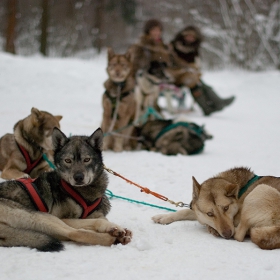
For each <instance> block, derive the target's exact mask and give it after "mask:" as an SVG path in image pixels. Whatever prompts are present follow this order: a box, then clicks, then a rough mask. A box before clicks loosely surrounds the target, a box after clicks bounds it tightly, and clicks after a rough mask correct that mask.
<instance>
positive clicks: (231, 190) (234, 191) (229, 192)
mask: <svg viewBox="0 0 280 280" xmlns="http://www.w3.org/2000/svg"><path fill="white" fill-rule="evenodd" d="M238 192H239V188H238V186H237V185H235V184H230V185H228V186H227V189H226V196H227V197H234V198H235V199H238Z"/></svg>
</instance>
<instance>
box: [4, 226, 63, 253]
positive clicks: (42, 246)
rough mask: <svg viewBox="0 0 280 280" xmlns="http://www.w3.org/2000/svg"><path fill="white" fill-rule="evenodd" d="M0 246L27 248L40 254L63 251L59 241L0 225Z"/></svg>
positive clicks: (44, 235)
mask: <svg viewBox="0 0 280 280" xmlns="http://www.w3.org/2000/svg"><path fill="white" fill-rule="evenodd" d="M0 233H1V234H0V246H3V247H17V246H23V247H29V248H32V249H33V248H34V249H37V250H38V251H42V252H59V251H61V250H63V249H64V246H63V244H62V243H61V241H60V240H58V239H55V238H53V237H51V236H49V235H46V234H44V233H40V232H36V231H32V230H27V229H18V228H12V227H10V226H8V225H7V224H4V223H0Z"/></svg>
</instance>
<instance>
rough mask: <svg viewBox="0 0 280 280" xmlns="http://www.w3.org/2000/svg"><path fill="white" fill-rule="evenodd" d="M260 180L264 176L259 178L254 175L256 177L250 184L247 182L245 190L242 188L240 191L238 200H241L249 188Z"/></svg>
mask: <svg viewBox="0 0 280 280" xmlns="http://www.w3.org/2000/svg"><path fill="white" fill-rule="evenodd" d="M260 178H262V176H258V175H256V174H255V175H254V177H253V178H252V179H250V180H249V181H248V182H247V184H246V185H245V186H244V187H243V188H241V189H240V190H239V193H238V198H240V197H241V196H242V195H243V194H244V193H245V192H246V191H247V190H248V188H249V187H250V186H251V185H252V184H253V183H254V182H256V181H257V180H259V179H260Z"/></svg>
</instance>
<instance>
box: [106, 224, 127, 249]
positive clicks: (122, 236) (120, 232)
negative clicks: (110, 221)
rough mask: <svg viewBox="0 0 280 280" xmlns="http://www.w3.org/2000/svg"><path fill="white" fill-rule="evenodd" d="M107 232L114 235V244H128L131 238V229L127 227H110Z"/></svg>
mask: <svg viewBox="0 0 280 280" xmlns="http://www.w3.org/2000/svg"><path fill="white" fill-rule="evenodd" d="M109 234H110V235H112V236H114V237H116V240H115V244H119V243H121V244H122V245H126V244H128V243H129V242H130V241H131V239H132V231H130V230H128V229H120V228H117V227H115V228H112V229H111V230H110V231H109Z"/></svg>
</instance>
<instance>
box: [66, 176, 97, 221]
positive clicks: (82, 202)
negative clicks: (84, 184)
mask: <svg viewBox="0 0 280 280" xmlns="http://www.w3.org/2000/svg"><path fill="white" fill-rule="evenodd" d="M61 185H62V187H63V188H64V190H65V191H66V192H67V193H68V194H70V195H71V197H72V198H73V199H74V200H75V201H76V202H77V203H78V204H79V205H80V206H82V208H83V213H82V216H81V218H82V219H85V218H86V217H87V216H88V215H89V214H90V213H91V212H93V211H94V209H95V208H96V207H97V206H98V205H99V204H100V202H101V200H102V197H99V198H97V199H96V200H95V201H94V202H93V203H92V204H91V205H89V206H88V205H87V203H86V202H85V200H84V198H83V197H82V196H81V195H80V194H78V193H77V192H76V191H75V190H74V189H73V188H72V187H71V185H69V184H68V183H66V182H65V181H64V180H61Z"/></svg>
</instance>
